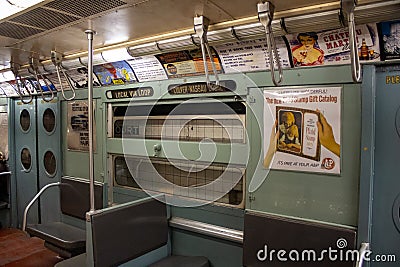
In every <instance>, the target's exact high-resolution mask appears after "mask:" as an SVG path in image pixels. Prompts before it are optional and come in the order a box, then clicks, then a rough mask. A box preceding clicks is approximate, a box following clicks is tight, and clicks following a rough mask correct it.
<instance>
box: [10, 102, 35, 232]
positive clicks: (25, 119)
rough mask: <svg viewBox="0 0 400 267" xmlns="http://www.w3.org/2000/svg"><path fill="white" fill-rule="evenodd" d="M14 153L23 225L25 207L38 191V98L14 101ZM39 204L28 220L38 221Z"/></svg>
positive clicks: (19, 224) (17, 191)
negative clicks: (28, 101) (29, 100)
mask: <svg viewBox="0 0 400 267" xmlns="http://www.w3.org/2000/svg"><path fill="white" fill-rule="evenodd" d="M13 103H14V118H15V127H14V128H15V129H14V147H15V149H14V153H15V161H14V162H15V171H14V173H15V179H16V193H17V216H18V226H21V225H22V219H23V214H24V209H25V207H26V205H27V204H28V203H29V201H30V200H31V199H32V198H33V197H34V196H35V194H36V192H38V185H39V184H38V177H37V157H36V154H37V151H36V149H37V138H36V131H37V128H36V117H37V114H36V99H35V98H34V99H33V100H32V102H31V103H29V104H24V103H22V102H21V101H20V100H15V101H14V102H13ZM38 218H39V216H38V205H37V204H35V205H33V206H32V207H31V209H30V211H29V214H28V222H31V223H33V222H38Z"/></svg>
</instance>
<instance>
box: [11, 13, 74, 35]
mask: <svg viewBox="0 0 400 267" xmlns="http://www.w3.org/2000/svg"><path fill="white" fill-rule="evenodd" d="M78 19H79V18H78V17H73V16H69V15H66V14H63V13H59V12H54V11H51V10H47V9H44V8H41V7H39V8H35V9H33V10H31V11H28V12H26V13H24V14H21V15H19V16H17V17H15V18H12V19H11V20H10V21H12V22H17V23H21V24H25V25H29V26H33V27H38V28H43V29H46V30H50V29H53V28H56V27H59V26H62V25H64V24H68V23H71V22H73V21H75V20H78Z"/></svg>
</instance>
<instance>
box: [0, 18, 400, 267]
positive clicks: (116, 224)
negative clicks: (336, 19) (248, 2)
mask: <svg viewBox="0 0 400 267" xmlns="http://www.w3.org/2000/svg"><path fill="white" fill-rule="evenodd" d="M399 29H400V22H398V21H397V22H393V21H392V22H385V23H378V24H377V23H368V24H363V25H357V26H356V28H355V33H356V36H357V38H356V39H357V41H358V49H357V51H356V56H357V57H358V58H359V60H360V61H361V64H362V65H361V68H362V81H361V82H354V79H353V78H354V77H353V75H352V72H353V68H352V66H351V53H350V48H349V47H348V43H349V40H348V39H349V32H348V30H347V28H339V29H332V30H326V31H320V32H304V33H299V34H287V35H284V36H281V37H276V38H275V43H276V46H277V54H278V55H279V56H278V58H279V61H280V62H281V67H282V68H283V71H282V77H283V79H282V82H280V83H279V82H278V84H279V86H276V81H274V79H275V78H276V77H275V78H273V79H271V75H273V76H275V75H276V74H277V73H279V70H278V69H279V68H278V66H276V68H275V69H274V68H272V70H273V71H272V72H271V68H270V64H271V62H270V60H269V59H270V55H269V54H268V53H269V52H268V49H267V42H266V39H265V38H261V37H260V38H253V39H251V40H245V41H239V40H237V41H226V42H221V43H219V44H216V45H212V47H211V53H210V55H209V56H208V58H207V60H206V62H204V58H203V55H202V51H201V49H198V48H197V49H195V48H190V49H184V50H177V49H176V51H172V52H165V53H152V54H146V55H137V54H135V53H136V52H135V51H129V52H130V53H128V52H127V50H126V49H125V50H124V49H123V50H124V52H121V50H119V54H118V56H117V57H115V58H118V60H113V59H111V60H109V59H108V58H107V57H106V56H105V55H106V54H104V53H97V54H96V53H95V54H94V63H95V64H94V67H93V73H91V74H89V75H88V68H87V65H85V64H84V63H85V62H83V63H82V61H83V60H82V59H79V60H78V63H76V62H75V60H71V62H70V63H71V64H75V65H74V66H73V67H72V68H68V70H66V71H65V76H64V75H63V73H62V72H63V71H60V70H58V69H57V71H56V70H54V71H53V72H49V73H46V74H44V75H43V76H42V77H41V78H39V76H36V77H35V76H34V75H27V76H26V77H23V78H20V77H19V78H17V79H15V78H13V79H12V80H8V79H6V78H4V80H2V82H1V83H0V88H1V89H2V90H0V92H2V93H3V94H2V97H0V127H1V137H0V152H1V154H0V157H1V159H0V162H1V163H0V164H1V166H2V167H1V173H0V222H1V224H2V228H3V229H4V228H7V227H12V228H23V229H24V230H25V226H26V224H25V222H27V226H28V227H27V228H28V232H29V233H30V234H31V235H32V236H34V235H35V233H37V231H36V232H34V231H32V230H29V227H31V229H33V226H32V225H34V224H35V225H36V224H38V225H46V224H51V223H53V222H58V223H60V224H63V225H68V227H73V228H74V229H75V228H77V229H78V230H81V231H82V232H81V233H83V235H84V237H85V238H84V239H83V241H82V240H81V243H82V244H84V249H83V250H82V251H79V252H78V249H76V250H68V253H70V254H68V253H67V252H66V251H64V247H62V244H60V243H57V244H56V245H53V244H51V241H49V240H47V239H45V240H46V243H45V245H47V246H48V247H49V248H53V249H54V247H56V250H55V251H56V252H57V253H59V255H60V256H61V257H62V258H63V261H60V262H59V263H57V265H56V266H72V265H75V266H77V265H76V264H86V265H88V266H95V265H96V266H97V265H100V266H115V265H120V264H122V266H150V265H151V264H154V263H155V262H157V261H158V260H161V259H162V258H165V257H167V256H171V255H175V256H176V255H179V256H182V255H184V256H187V257H188V258H185V260H188V261H189V265H187V266H197V265H194V264H195V262H197V261H198V260H200V259H205V261H206V262H207V263H206V265H201V266H354V264H355V263H356V262H357V263H358V264H362V262H363V261H364V265H363V266H372V267H380V266H398V264H399V261H400V250H399V246H398V244H399V242H400V192H399V188H400V187H399V185H400V181H399V179H397V176H396V171H395V167H396V159H398V157H399V151H400V149H399V148H400V147H399V146H400V139H399V138H400V135H399V131H400V128H399V125H400V117H399V116H400V115H399V103H398V99H400V98H399V97H400V96H399V90H398V89H399V84H400V78H399V77H400V67H399V64H398V62H399V60H398V59H399V58H400V53H399V47H400V45H399V43H398V37H399V32H400V30H399ZM94 38H96V37H94ZM121 53H123V55H122V54H121ZM275 58H276V56H275ZM72 61H74V62H72ZM272 61H273V60H272ZM272 64H273V65H274V63H272ZM275 64H276V63H275ZM44 66H45V67H46V65H44ZM45 67H44V70H46V68H45ZM89 69H90V68H89ZM205 69H206V71H207V74H206V75H205V72H204V71H205ZM21 71H22V70H21ZM36 74H38V72H36ZM60 74H61V77H60ZM3 76H5V75H4V74H3ZM91 76H92V77H93V81H89V78H88V77H91ZM89 83H92V84H93V85H94V87H93V88H92V89H93V114H94V120H93V131H94V139H93V152H94V154H93V163H94V173H93V176H94V180H95V185H96V190H97V191H96V193H95V198H96V201H97V202H96V209H98V210H99V211H93V210H92V211H91V212H89V213H88V214H85V213H82V212H81V211H77V209H76V207H80V208H82V209H84V210H86V211H88V210H89V208H90V207H89V198H90V197H89V191H88V190H87V194H86V193H84V194H83V195H82V199H81V197H76V198H75V199H74V197H69V198H68V196H67V195H68V194H69V196H75V195H74V194H76V193H77V192H78V191H79V192H80V191H84V190H86V189H89V184H88V181H89V176H90V171H89V164H90V162H89V161H90V159H89V117H90V116H89V112H90V110H89V102H88V91H89V89H88V88H87V87H88V84H89ZM61 87H62V88H63V89H64V90H65V92H64V91H61ZM72 88H74V89H73V90H71V89H72ZM42 90H43V91H42ZM43 92H44V95H43V94H42V93H43ZM51 92H53V94H54V98H53V97H52V96H51V95H52V93H51ZM21 94H22V95H21ZM72 96H73V97H72ZM68 98H71V99H68ZM75 186H76V190H75V189H74V190H73V192H71V191H69V193H65V192H66V191H65V190H66V189H68V188H69V189H71V188H73V187H75ZM44 187H46V188H47V187H50V188H49V189H46V190H45V191H44V192H43V194H41V196H40V198H39V200H38V201H36V202H34V203H32V204H33V205H32V206H30V204H31V203H30V202H31V200H32V199H33V198H34V197H35V195H36V194H37V193H38V192H39V191H40V190H41V189H42V188H44ZM79 192H78V193H79ZM66 194H67V195H66ZM78 195H79V194H78ZM149 196H150V197H152V200H154V199H156V200H157V201H155V203H153V202H152V200H149V199H151V198H149ZM68 202H69V203H68ZM160 203H163V204H160ZM164 203H165V204H164ZM160 205H161V206H160ZM27 206H30V209H29V212H28V213H27V217H26V221H25V218H24V217H25V215H26V214H25V213H26V212H25V209H26V207H27ZM149 207H150V208H149ZM86 208H87V209H86ZM125 210H126V211H125ZM79 212H81V213H82V214H78V215H77V213H79ZM80 215H82V216H80ZM108 216H110V218H111V219H110V218H108ZM112 218H118V219H112ZM130 223H132V224H130ZM35 227H36V226H35ZM141 227H143V228H141ZM39 228H40V226H39ZM39 228H35V229H36V230H37V229H39ZM133 228H135V229H141V230H137V232H134V233H133V232H132V233H131V232H129V231H131V230H132V229H133ZM164 228H165V229H164ZM99 229H102V230H99ZM104 229H108V230H109V232H108V233H107V231H106V230H104ZM129 229H131V230H129ZM149 229H150V230H149ZM164 230H165V231H164ZM132 231H133V230H132ZM141 231H143V233H145V232H146V231H149V233H151V232H153V233H157V234H155V236H154V237H153V236H152V235H151V234H150V235H149V237H146V238H144V239H143V240H142V239H141V238H143V237H142V236H141V234H140V232H141ZM102 234H103V235H104V234H106V235H105V236H102ZM48 235H51V234H48ZM143 235H144V234H143ZM38 236H39V237H41V238H46V237H44V236H46V235H43V234H42V235H38ZM164 237H165V239H164ZM135 238H137V239H135ZM158 238H159V239H162V240H158ZM117 239H118V240H119V241H118V242H114V240H117ZM156 239H157V240H156ZM105 240H109V241H105ZM77 243H78V242H77ZM0 244H1V241H0ZM48 244H50V245H48ZM74 244H75V243H74ZM82 244H81V245H82ZM57 249H58V250H57ZM69 249H70V248H69ZM71 251H72V252H71ZM85 252H86V253H85ZM200 256H201V257H204V258H196V257H200ZM175 260H181V258H179V259H178V258H175ZM366 262H369V263H368V264H369V265H366V264H367V263H366ZM154 266H157V265H156V264H155V265H154ZM160 266H164V265H160ZM168 266H177V265H168ZM199 266H200V265H199ZM358 266H361V265H358Z"/></svg>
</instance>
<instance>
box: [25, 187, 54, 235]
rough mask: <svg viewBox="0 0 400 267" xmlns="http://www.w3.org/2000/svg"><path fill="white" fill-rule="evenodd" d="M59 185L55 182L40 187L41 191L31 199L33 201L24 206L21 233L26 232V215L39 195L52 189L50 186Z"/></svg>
mask: <svg viewBox="0 0 400 267" xmlns="http://www.w3.org/2000/svg"><path fill="white" fill-rule="evenodd" d="M59 185H61V182H56V183H51V184H47V185H45V186H43V187H42V189H40V191H39V192H38V193H37V194H36V195H35V196H34V197H33V199H32V200H31V201H30V202H29V203H28V205H27V206H26V208H25V210H24V218H23V220H22V231H24V232H26V231H25V229H26V217H27V215H28V211H29V209H30V208H31V206H32V205H33V203H35V201H36V200H37V199H38V198H39V197H40V195H41V194H43V192H44V191H46V189H48V188H50V187H52V186H59Z"/></svg>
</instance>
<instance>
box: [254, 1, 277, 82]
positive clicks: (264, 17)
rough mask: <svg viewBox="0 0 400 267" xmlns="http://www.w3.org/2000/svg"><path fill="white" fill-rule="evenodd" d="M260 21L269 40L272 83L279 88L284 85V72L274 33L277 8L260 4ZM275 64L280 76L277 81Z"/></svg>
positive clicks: (258, 5)
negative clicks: (273, 27) (273, 22)
mask: <svg viewBox="0 0 400 267" xmlns="http://www.w3.org/2000/svg"><path fill="white" fill-rule="evenodd" d="M257 9H258V19H259V20H260V23H261V24H262V25H263V26H264V29H265V35H266V39H267V49H268V56H269V68H270V71H271V78H272V82H273V83H274V85H275V86H278V85H280V84H281V83H282V79H283V70H282V64H281V61H280V59H279V54H278V50H277V49H276V44H275V38H274V36H273V33H272V26H271V24H272V20H273V18H274V10H275V7H274V5H272V4H271V3H270V2H265V3H258V4H257ZM275 63H276V65H277V67H278V75H279V79H278V80H277V79H276V77H275Z"/></svg>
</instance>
